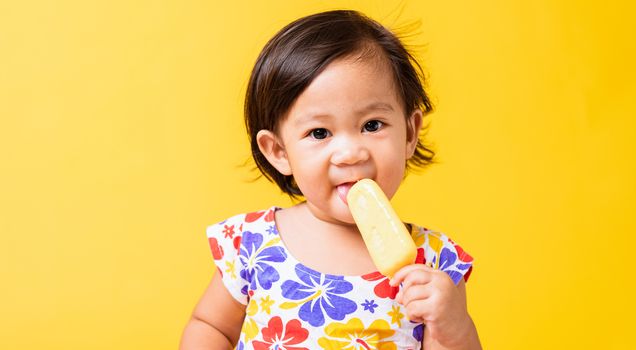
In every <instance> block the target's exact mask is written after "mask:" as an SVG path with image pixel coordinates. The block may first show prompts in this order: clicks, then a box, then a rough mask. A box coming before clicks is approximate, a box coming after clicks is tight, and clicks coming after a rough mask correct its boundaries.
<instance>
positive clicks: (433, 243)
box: [427, 232, 444, 269]
mask: <svg viewBox="0 0 636 350" xmlns="http://www.w3.org/2000/svg"><path fill="white" fill-rule="evenodd" d="M427 236H428V245H429V247H431V249H433V251H434V252H435V266H432V267H433V268H435V269H437V268H438V266H439V252H440V251H441V250H442V247H443V246H444V243H442V240H441V239H440V234H439V233H437V232H429V233H428V235H427Z"/></svg>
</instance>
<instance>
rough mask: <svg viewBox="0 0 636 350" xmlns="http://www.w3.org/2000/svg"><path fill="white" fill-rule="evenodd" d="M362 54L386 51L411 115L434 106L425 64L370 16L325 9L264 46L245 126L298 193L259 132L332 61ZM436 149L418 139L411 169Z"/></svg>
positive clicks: (262, 162) (279, 180)
mask: <svg viewBox="0 0 636 350" xmlns="http://www.w3.org/2000/svg"><path fill="white" fill-rule="evenodd" d="M356 53H364V54H371V55H380V56H381V57H382V56H384V58H385V60H386V61H387V62H388V64H389V65H390V67H391V71H392V73H393V78H394V81H395V84H396V85H395V86H396V87H397V90H398V91H397V93H398V96H400V98H401V101H402V103H403V107H404V112H405V117H408V116H410V115H411V113H413V111H414V110H415V109H417V108H419V109H421V110H422V113H423V114H424V115H426V114H427V113H430V112H431V111H432V109H433V107H432V105H431V102H430V100H429V98H428V96H427V94H426V92H425V91H424V88H423V83H424V75H423V72H422V68H421V67H420V65H419V64H418V62H417V61H416V60H415V58H414V57H413V55H412V54H411V53H409V52H408V51H407V50H406V48H405V47H404V45H402V43H401V42H400V40H399V39H398V38H397V37H396V36H395V35H394V34H393V33H392V32H390V31H389V30H388V29H387V28H385V27H384V26H382V25H381V24H379V23H378V22H376V21H374V20H372V19H371V18H368V17H366V16H365V15H363V14H361V13H359V12H356V11H349V10H336V11H328V12H322V13H318V14H314V15H310V16H307V17H303V18H300V19H298V20H296V21H294V22H292V23H290V24H288V25H287V26H286V27H284V28H283V29H281V30H280V31H279V32H278V33H277V34H276V35H275V36H274V37H273V38H272V39H271V40H270V41H269V42H268V43H267V44H266V45H265V47H264V48H263V51H262V52H261V54H260V55H259V57H258V59H257V61H256V64H255V65H254V70H253V71H252V75H251V77H250V80H249V83H248V87H247V93H246V96H245V126H246V128H247V132H248V134H249V137H250V143H251V147H252V157H253V158H254V161H255V162H256V166H257V167H258V169H259V170H260V171H261V173H262V174H263V175H264V176H265V177H266V178H267V179H268V180H270V181H273V182H275V183H276V184H277V185H278V187H280V189H281V190H282V191H283V192H285V193H287V194H289V195H290V196H292V197H296V196H299V195H302V192H301V191H300V189H299V188H298V186H297V185H296V183H295V181H294V178H293V176H286V175H283V174H281V173H279V172H278V171H277V170H276V169H275V168H274V167H273V166H272V165H271V164H270V163H269V162H268V161H267V159H266V158H265V156H264V155H263V153H261V151H260V149H259V147H258V143H257V141H256V135H257V133H258V132H259V131H260V130H263V129H265V130H270V131H273V132H276V131H277V127H278V126H279V123H280V122H282V120H283V118H284V116H285V115H286V113H287V112H288V110H289V108H290V107H291V105H292V104H293V103H294V101H295V100H296V98H297V97H298V96H299V95H300V94H301V93H302V92H303V91H304V90H305V88H307V86H309V84H311V82H312V81H313V80H314V79H315V78H316V77H317V76H318V75H319V74H320V73H321V72H322V71H323V69H325V67H327V65H329V64H330V63H331V62H333V61H335V60H337V59H339V58H345V57H349V56H351V55H353V54H356ZM434 155H435V153H434V152H433V151H432V150H431V149H429V148H427V147H426V146H425V145H424V144H423V143H422V142H421V140H420V139H419V138H418V144H417V148H416V150H415V154H414V155H413V157H411V158H410V159H409V160H408V161H407V164H406V165H407V167H408V168H424V167H425V166H427V165H428V164H430V163H432V161H433V157H434Z"/></svg>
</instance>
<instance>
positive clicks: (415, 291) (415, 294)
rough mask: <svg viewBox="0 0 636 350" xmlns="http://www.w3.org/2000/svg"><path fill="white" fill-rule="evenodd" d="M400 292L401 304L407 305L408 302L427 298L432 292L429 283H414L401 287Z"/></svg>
mask: <svg viewBox="0 0 636 350" xmlns="http://www.w3.org/2000/svg"><path fill="white" fill-rule="evenodd" d="M401 293H402V295H401V302H402V305H404V306H405V307H408V306H409V304H410V303H412V302H414V301H420V300H426V299H428V298H429V297H430V296H431V294H432V290H431V287H430V285H426V284H416V285H413V286H411V287H409V288H405V289H402V291H401Z"/></svg>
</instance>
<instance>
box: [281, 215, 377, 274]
mask: <svg viewBox="0 0 636 350" xmlns="http://www.w3.org/2000/svg"><path fill="white" fill-rule="evenodd" d="M276 225H277V227H278V231H279V234H280V237H281V239H282V240H283V243H284V244H285V246H286V247H287V249H288V250H289V252H290V253H291V254H292V255H293V256H294V257H295V258H296V259H297V260H298V261H300V262H301V263H303V264H304V265H305V266H308V267H310V268H312V269H314V270H316V271H319V272H322V273H328V274H333V275H345V276H361V275H364V274H367V273H370V272H373V271H375V270H376V268H375V266H374V265H373V262H372V261H371V257H370V255H369V252H368V250H367V249H366V246H365V245H364V240H363V239H362V236H361V235H360V233H359V231H358V228H357V227H356V225H355V224H347V223H341V222H332V221H327V220H322V219H320V218H318V217H316V216H315V215H314V214H313V213H312V211H311V210H310V208H309V207H308V205H307V203H300V204H297V205H295V206H293V207H290V208H286V209H283V210H279V211H277V212H276Z"/></svg>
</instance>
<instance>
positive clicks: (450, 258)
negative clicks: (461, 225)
mask: <svg viewBox="0 0 636 350" xmlns="http://www.w3.org/2000/svg"><path fill="white" fill-rule="evenodd" d="M409 226H410V228H411V237H412V238H413V241H414V242H415V245H416V246H417V258H416V263H419V264H427V265H429V266H431V267H433V268H435V269H439V270H442V271H444V272H446V273H447V274H448V275H449V276H450V277H451V279H452V280H453V282H455V284H457V283H459V281H460V280H461V279H462V277H463V278H464V280H465V281H468V277H469V276H470V274H471V272H472V269H473V260H474V259H473V257H472V256H470V254H468V253H467V252H466V251H465V250H464V249H463V248H462V247H461V246H460V245H459V244H457V243H456V242H455V241H453V240H452V239H451V238H450V237H448V236H447V235H446V234H444V233H442V232H438V231H434V230H430V229H427V228H425V227H422V226H418V225H414V224H409Z"/></svg>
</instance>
